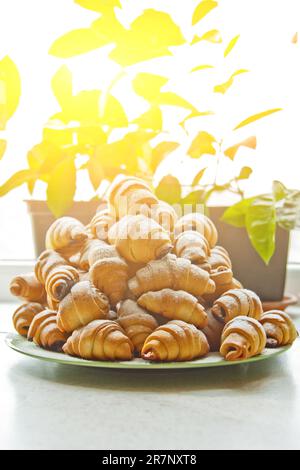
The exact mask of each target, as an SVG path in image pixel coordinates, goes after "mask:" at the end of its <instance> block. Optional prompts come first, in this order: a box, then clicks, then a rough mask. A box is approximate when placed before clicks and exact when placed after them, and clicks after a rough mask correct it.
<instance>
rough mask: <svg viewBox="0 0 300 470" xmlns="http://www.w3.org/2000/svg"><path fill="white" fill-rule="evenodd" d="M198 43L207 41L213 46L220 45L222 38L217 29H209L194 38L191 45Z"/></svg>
mask: <svg viewBox="0 0 300 470" xmlns="http://www.w3.org/2000/svg"><path fill="white" fill-rule="evenodd" d="M200 41H208V42H212V43H213V44H220V43H221V42H222V36H221V33H220V31H219V30H218V29H211V30H210V31H207V32H206V33H204V34H203V35H202V36H200V37H199V36H194V38H193V40H192V42H191V44H192V45H193V44H197V42H200Z"/></svg>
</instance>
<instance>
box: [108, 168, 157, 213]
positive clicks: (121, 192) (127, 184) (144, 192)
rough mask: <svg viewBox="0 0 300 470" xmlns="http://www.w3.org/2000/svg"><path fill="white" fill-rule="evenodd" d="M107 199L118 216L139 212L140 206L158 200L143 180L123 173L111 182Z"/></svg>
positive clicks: (154, 202) (155, 202)
mask: <svg viewBox="0 0 300 470" xmlns="http://www.w3.org/2000/svg"><path fill="white" fill-rule="evenodd" d="M108 199H109V203H110V204H111V205H112V206H113V207H114V209H115V211H116V216H117V217H119V218H121V217H124V216H125V215H128V214H132V215H136V214H139V213H140V212H139V211H140V208H141V207H142V206H151V205H152V204H157V202H158V199H157V198H156V196H154V194H153V193H152V191H151V189H150V187H149V186H148V185H147V184H146V183H145V181H143V180H141V179H139V178H135V177H132V176H124V175H119V176H117V177H116V179H115V180H114V181H113V182H112V184H111V186H110V190H109V195H108Z"/></svg>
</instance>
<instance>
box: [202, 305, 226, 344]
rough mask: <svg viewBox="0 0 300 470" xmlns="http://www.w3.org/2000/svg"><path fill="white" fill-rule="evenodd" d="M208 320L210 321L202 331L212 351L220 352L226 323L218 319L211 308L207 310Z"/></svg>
mask: <svg viewBox="0 0 300 470" xmlns="http://www.w3.org/2000/svg"><path fill="white" fill-rule="evenodd" d="M207 320H208V323H207V325H206V327H205V328H203V330H202V331H203V333H204V334H205V336H206V338H207V341H208V344H209V349H210V351H211V352H219V351H220V346H221V336H222V333H223V330H224V323H223V322H220V321H219V320H217V319H216V318H215V317H214V316H213V314H212V313H211V311H210V310H208V312H207Z"/></svg>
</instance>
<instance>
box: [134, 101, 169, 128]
mask: <svg viewBox="0 0 300 470" xmlns="http://www.w3.org/2000/svg"><path fill="white" fill-rule="evenodd" d="M133 122H134V123H135V124H137V125H138V126H139V127H140V128H142V129H153V130H154V131H161V130H162V126H163V118H162V112H161V110H160V108H159V107H158V106H151V107H150V108H149V110H148V111H146V112H145V113H144V114H142V115H141V116H139V117H138V118H137V119H135V120H134V121H133Z"/></svg>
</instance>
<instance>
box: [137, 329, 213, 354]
mask: <svg viewBox="0 0 300 470" xmlns="http://www.w3.org/2000/svg"><path fill="white" fill-rule="evenodd" d="M208 352H209V345H208V342H207V339H206V337H205V335H204V333H202V331H200V330H197V328H196V327H195V326H194V325H191V324H189V323H185V322H184V321H181V320H173V321H170V322H168V323H166V324H165V325H162V326H159V327H158V328H157V329H156V330H155V331H154V332H153V333H151V335H150V336H148V338H147V339H146V341H145V344H144V346H143V349H142V357H143V359H145V360H148V361H190V360H192V359H196V358H199V357H202V356H205V355H206V354H207V353H208Z"/></svg>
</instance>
